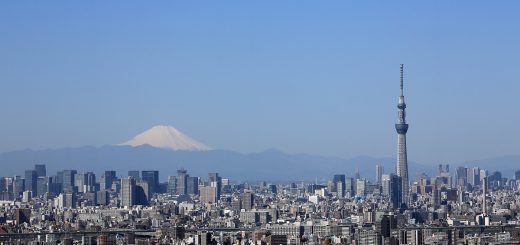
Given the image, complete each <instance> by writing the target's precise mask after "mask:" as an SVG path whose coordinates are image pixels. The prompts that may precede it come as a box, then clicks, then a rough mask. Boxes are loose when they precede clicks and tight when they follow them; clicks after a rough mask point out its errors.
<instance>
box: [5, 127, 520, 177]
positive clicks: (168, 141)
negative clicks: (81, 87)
mask: <svg viewBox="0 0 520 245" xmlns="http://www.w3.org/2000/svg"><path fill="white" fill-rule="evenodd" d="M161 127H162V128H155V129H154V128H152V129H154V130H152V131H151V132H153V134H151V135H152V136H154V137H150V134H148V133H149V132H148V133H146V132H145V133H144V136H146V137H136V138H134V140H133V141H130V142H126V143H125V145H112V146H103V147H91V146H85V147H78V148H63V149H52V150H38V151H33V150H22V151H13V152H6V153H2V154H0V166H2V169H1V170H0V176H13V175H23V174H24V170H26V169H32V168H33V166H34V164H39V163H44V164H46V165H47V172H48V175H52V174H54V173H55V172H56V171H57V170H62V169H77V170H78V171H79V172H82V171H93V172H95V173H96V174H98V175H99V174H101V172H102V171H104V170H116V171H117V172H118V175H119V176H126V174H127V171H128V170H159V171H160V178H161V181H164V180H166V178H167V176H169V175H176V171H177V169H179V168H185V169H187V170H188V173H189V174H190V175H191V176H199V177H202V178H206V176H207V173H208V172H219V173H220V174H221V175H222V176H224V177H226V178H230V179H232V180H245V181H256V180H269V181H301V180H314V179H315V178H318V179H319V180H325V179H330V178H331V177H332V175H334V174H346V175H347V176H354V174H355V171H356V168H359V172H360V174H361V175H362V176H366V177H367V178H368V179H374V175H375V165H376V164H381V165H383V167H384V170H385V172H386V173H389V172H394V170H395V159H393V158H373V157H368V156H360V157H356V158H352V159H342V158H337V157H322V156H312V155H307V154H285V153H283V152H280V151H277V150H266V151H264V152H259V153H251V154H242V153H237V152H233V151H226V150H209V149H210V148H209V147H208V146H206V145H204V144H202V143H199V142H196V141H194V140H192V139H191V138H189V137H187V136H185V135H184V134H182V133H180V132H179V131H178V130H176V129H175V130H174V131H173V132H174V133H170V132H172V128H173V127H170V126H161ZM173 129H174V128H173ZM157 131H159V132H160V133H157ZM141 135H143V134H141ZM157 135H158V136H157ZM165 135H166V136H165ZM179 135H180V136H179ZM177 137H181V138H182V139H183V140H186V139H188V140H187V141H184V143H185V144H179V142H178V138H177ZM158 141H159V142H158ZM133 145H135V146H133ZM174 147H178V149H176V148H174ZM519 163H520V156H505V157H498V158H493V159H487V160H481V161H471V162H466V163H461V164H450V167H451V171H452V172H455V168H456V166H467V167H474V166H479V167H481V168H485V169H488V170H490V171H495V170H499V171H502V173H503V175H504V176H512V175H513V172H514V171H515V170H517V169H520V165H518V164H519ZM409 169H410V177H411V179H414V178H415V176H416V175H417V174H418V173H421V172H426V173H428V174H435V172H436V170H437V166H435V165H426V164H419V163H415V162H409Z"/></svg>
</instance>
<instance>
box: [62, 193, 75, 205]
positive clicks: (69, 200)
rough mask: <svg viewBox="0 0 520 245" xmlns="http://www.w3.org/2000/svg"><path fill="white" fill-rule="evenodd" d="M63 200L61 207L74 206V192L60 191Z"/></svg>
mask: <svg viewBox="0 0 520 245" xmlns="http://www.w3.org/2000/svg"><path fill="white" fill-rule="evenodd" d="M62 195H63V196H64V199H65V202H64V206H63V207H67V208H76V194H75V193H74V192H67V193H62Z"/></svg>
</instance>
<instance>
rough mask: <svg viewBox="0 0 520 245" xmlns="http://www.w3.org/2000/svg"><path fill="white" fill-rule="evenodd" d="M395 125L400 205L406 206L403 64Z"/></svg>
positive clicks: (405, 124)
mask: <svg viewBox="0 0 520 245" xmlns="http://www.w3.org/2000/svg"><path fill="white" fill-rule="evenodd" d="M397 108H398V109H399V110H398V111H397V123H396V124H395V129H396V131H397V168H396V174H397V176H399V177H401V181H402V185H401V188H402V190H401V193H402V194H401V197H402V199H401V200H402V203H403V204H408V201H409V196H408V157H407V154H406V132H408V124H407V123H406V112H405V108H406V104H405V103H404V93H403V64H401V95H400V96H399V104H397Z"/></svg>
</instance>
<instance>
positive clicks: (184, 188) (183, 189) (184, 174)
mask: <svg viewBox="0 0 520 245" xmlns="http://www.w3.org/2000/svg"><path fill="white" fill-rule="evenodd" d="M188 177H189V175H188V171H186V170H185V169H179V170H177V182H176V184H177V185H176V186H177V194H179V195H186V194H188Z"/></svg>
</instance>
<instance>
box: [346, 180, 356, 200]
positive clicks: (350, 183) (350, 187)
mask: <svg viewBox="0 0 520 245" xmlns="http://www.w3.org/2000/svg"><path fill="white" fill-rule="evenodd" d="M354 186H355V184H354V179H353V178H350V177H349V178H345V195H346V196H347V197H353V196H354V195H356V193H355V192H354Z"/></svg>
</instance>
